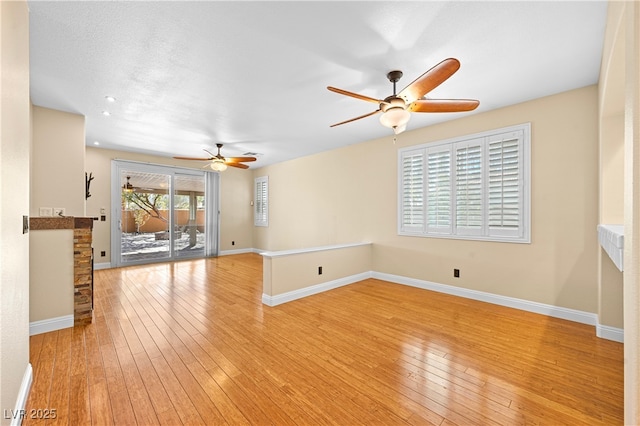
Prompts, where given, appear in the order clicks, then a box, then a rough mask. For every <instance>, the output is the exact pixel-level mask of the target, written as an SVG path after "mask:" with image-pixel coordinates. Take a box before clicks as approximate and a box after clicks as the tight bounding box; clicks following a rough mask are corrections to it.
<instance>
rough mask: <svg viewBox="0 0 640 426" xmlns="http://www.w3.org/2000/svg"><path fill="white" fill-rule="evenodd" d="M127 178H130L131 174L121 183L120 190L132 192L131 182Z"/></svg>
mask: <svg viewBox="0 0 640 426" xmlns="http://www.w3.org/2000/svg"><path fill="white" fill-rule="evenodd" d="M129 179H131V176H127V183H125V184H124V185H122V192H126V193H128V194H130V193H132V192H133V185H131V182H129Z"/></svg>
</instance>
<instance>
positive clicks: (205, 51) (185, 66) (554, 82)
mask: <svg viewBox="0 0 640 426" xmlns="http://www.w3.org/2000/svg"><path fill="white" fill-rule="evenodd" d="M29 8H30V44H31V48H30V55H31V57H30V60H31V97H32V101H33V103H34V104H35V105H39V106H44V107H48V108H54V109H59V110H63V111H69V112H74V113H78V114H82V115H84V116H86V137H87V140H86V143H87V145H93V144H94V142H95V141H98V142H99V143H100V147H104V148H111V149H121V150H127V151H137V152H144V153H153V154H157V155H161V156H168V157H171V156H174V155H179V156H197V157H200V156H204V155H205V153H204V152H203V151H202V149H203V148H207V149H209V150H214V149H215V148H213V147H214V146H215V143H216V142H222V143H224V144H225V146H224V148H223V151H222V154H223V155H226V156H237V155H242V154H244V153H245V152H256V153H259V154H262V155H261V156H260V157H259V159H258V161H257V162H255V163H253V164H251V167H252V168H255V167H260V166H263V165H267V164H272V163H275V162H279V161H284V160H287V159H291V158H296V157H300V156H304V155H309V154H313V153H316V152H320V151H324V150H329V149H334V148H337V147H340V146H344V145H349V144H354V143H359V142H363V141H366V140H369V139H374V138H378V137H383V136H386V135H389V137H391V135H392V132H391V131H390V130H389V129H387V128H385V127H382V125H381V124H380V123H379V121H378V117H377V116H374V117H369V118H365V119H362V120H359V121H356V122H353V123H349V124H345V125H342V126H338V127H335V128H329V125H330V124H333V123H336V122H339V121H343V120H346V119H349V118H352V117H356V116H359V115H362V114H365V113H368V112H370V111H373V110H375V109H376V108H377V107H376V105H374V104H371V103H367V102H363V101H360V100H357V99H353V98H349V97H345V96H340V95H338V94H335V93H332V92H329V91H328V90H327V89H326V86H328V85H331V86H336V87H339V88H341V89H345V90H349V91H353V92H357V93H361V94H363V95H367V96H371V97H374V98H384V97H386V96H388V95H390V94H391V92H392V86H391V84H390V83H389V81H388V80H387V79H386V73H387V72H388V71H390V70H392V69H400V70H402V71H403V72H404V77H403V79H402V80H401V81H400V82H399V83H398V89H401V88H403V87H404V86H405V85H407V84H409V83H410V82H411V81H413V80H414V79H415V78H417V77H418V76H420V75H421V74H422V73H423V72H425V71H426V70H427V69H429V68H431V67H432V66H434V65H435V64H437V63H438V62H440V61H441V60H443V59H445V58H448V57H455V58H457V59H459V60H460V62H461V64H462V66H461V68H460V70H459V71H458V72H457V73H456V74H454V75H453V76H452V77H451V78H450V79H449V80H447V81H445V82H444V83H443V84H442V85H441V86H439V87H438V88H436V89H435V90H433V91H432V92H431V93H429V97H433V98H472V99H479V100H480V107H479V108H478V109H477V110H476V111H474V112H472V113H455V114H415V113H414V114H412V118H411V121H410V122H409V124H408V129H407V130H408V131H410V130H412V129H415V128H418V127H424V126H428V125H431V124H434V123H437V122H440V121H444V120H450V119H453V118H458V117H460V116H463V115H468V114H475V113H478V112H482V111H488V110H491V109H495V108H500V107H503V106H507V105H511V104H515V103H519V102H523V101H526V100H530V99H533V98H537V97H541V96H546V95H551V94H554V93H558V92H562V91H566V90H570V89H574V88H578V87H583V86H586V85H590V84H595V83H596V82H597V80H598V75H599V69H600V60H601V54H602V43H603V36H604V27H605V20H606V10H607V5H606V2H601V1H587V2H578V1H567V2H563V1H549V2H539V1H529V2H524V1H518V2H506V1H501V2H483V1H473V2H472V1H465V2H461V1H458V2H456V1H449V2H429V1H422V2H404V1H402V2H391V1H380V2H337V1H336V2H307V1H304V2H244V1H235V2H217V1H216V2H182V1H180V2H170V1H154V2H147V1H144V2H111V1H109V2H106V1H105V2H102V1H86V2H66V1H54V2H48V1H31V2H29ZM105 96H113V97H115V98H116V102H113V103H110V102H108V101H106V100H105ZM103 110H108V111H109V112H110V113H111V115H110V116H108V117H107V116H104V115H102V111H103Z"/></svg>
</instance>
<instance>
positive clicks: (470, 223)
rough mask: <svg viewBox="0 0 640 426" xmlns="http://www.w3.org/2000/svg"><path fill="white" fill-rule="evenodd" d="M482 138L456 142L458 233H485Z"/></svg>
mask: <svg viewBox="0 0 640 426" xmlns="http://www.w3.org/2000/svg"><path fill="white" fill-rule="evenodd" d="M481 142H482V141H481V140H475V141H472V142H463V143H459V144H456V182H455V186H456V233H457V234H458V233H462V234H465V235H467V234H472V235H481V234H482V232H483V223H484V215H483V208H484V200H483V188H482V185H483V177H482V175H483V149H482V143H481Z"/></svg>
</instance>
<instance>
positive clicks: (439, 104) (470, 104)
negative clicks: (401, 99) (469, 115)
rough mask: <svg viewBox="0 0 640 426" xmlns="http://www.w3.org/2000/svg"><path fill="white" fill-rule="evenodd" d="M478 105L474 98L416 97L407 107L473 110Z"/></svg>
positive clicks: (431, 109)
mask: <svg viewBox="0 0 640 426" xmlns="http://www.w3.org/2000/svg"><path fill="white" fill-rule="evenodd" d="M478 105H480V101H477V100H475V99H418V100H417V101H415V102H413V103H412V104H410V105H409V106H408V107H407V111H411V112H461V111H473V110H474V109H476V108H477V107H478Z"/></svg>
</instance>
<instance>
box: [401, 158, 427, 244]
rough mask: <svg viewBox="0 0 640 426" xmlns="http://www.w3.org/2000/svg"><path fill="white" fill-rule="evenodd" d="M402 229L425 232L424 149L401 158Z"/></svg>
mask: <svg viewBox="0 0 640 426" xmlns="http://www.w3.org/2000/svg"><path fill="white" fill-rule="evenodd" d="M400 170H401V172H400V173H401V185H400V199H401V201H400V207H401V209H400V221H401V223H400V229H401V230H402V231H405V232H411V231H414V232H415V231H418V232H422V231H423V230H424V149H420V150H416V151H408V152H405V153H404V154H403V155H402V156H401V157H400Z"/></svg>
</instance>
